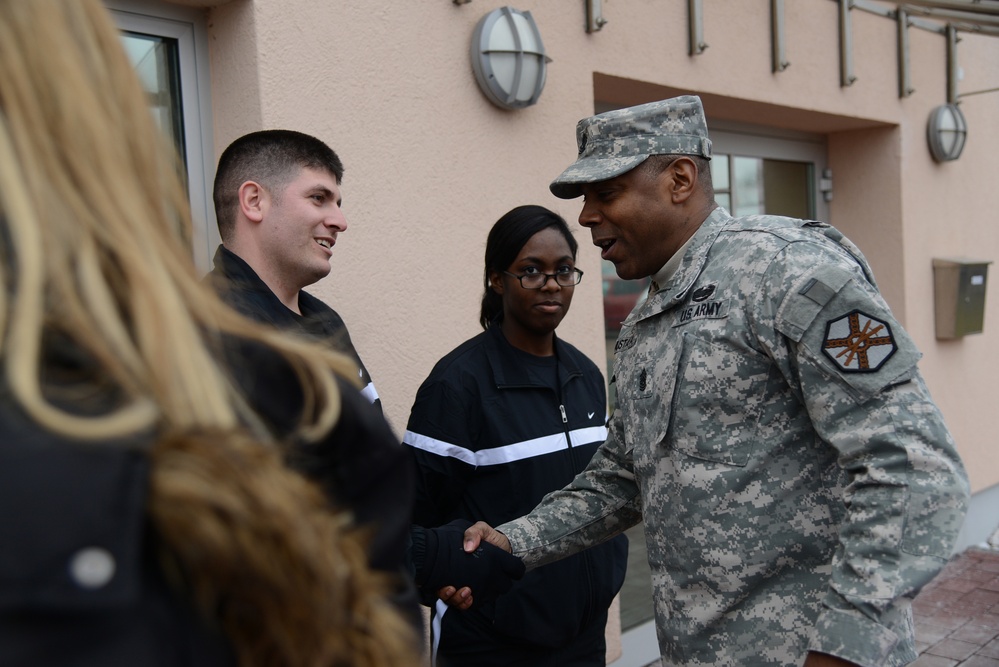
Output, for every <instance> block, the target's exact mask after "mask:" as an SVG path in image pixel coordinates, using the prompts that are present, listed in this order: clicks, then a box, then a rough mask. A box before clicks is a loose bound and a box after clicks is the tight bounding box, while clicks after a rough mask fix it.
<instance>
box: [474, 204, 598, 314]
mask: <svg viewBox="0 0 999 667" xmlns="http://www.w3.org/2000/svg"><path fill="white" fill-rule="evenodd" d="M549 228H555V229H557V230H558V231H559V232H560V233H561V234H562V236H564V237H565V240H566V243H568V244H569V251H570V252H571V253H572V258H573V259H576V251H577V250H578V249H579V244H578V243H577V242H576V239H575V238H574V237H573V236H572V230H570V229H569V225H568V224H566V221H565V219H564V218H563V217H562V216H560V215H559V214H558V213H555V212H554V211H550V210H548V209H547V208H545V207H544V206H537V205H534V204H527V205H525V206H518V207H517V208H515V209H512V210H511V211H508V212H507V213H506V214H505V215H504V216H503V217H502V218H500V219H499V220H497V221H496V223H495V224H494V225H493V228H492V229H490V230H489V236H488V238H487V239H486V269H485V274H484V276H483V282H484V283H485V292H484V293H483V294H482V309H481V311H480V313H479V324H481V325H482V328H483V329H488V328H489V325H490V323H492V322H493V320H494V319H495V318H496V317H498V316H499V315H501V314H502V313H503V298H502V297H501V296H500V295H499V294H497V293H496V292H494V291H493V288H492V287H491V286H490V285H489V273H490V272H491V271H498V272H503V271H506V270H507V269H508V268H509V267H510V265H511V264H513V260H515V259H517V255H519V254H520V251H521V250H522V249H523V248H524V246H525V245H527V242H528V241H530V240H531V237H532V236H534V235H535V234H537V233H538V232H540V231H543V230H545V229H549Z"/></svg>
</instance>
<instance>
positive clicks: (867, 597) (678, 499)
mask: <svg viewBox="0 0 999 667" xmlns="http://www.w3.org/2000/svg"><path fill="white" fill-rule="evenodd" d="M920 356H921V355H920V353H919V352H918V350H917V349H916V347H915V345H914V344H913V342H912V340H911V339H910V337H909V335H908V334H907V333H906V332H905V331H904V330H903V329H902V327H901V326H900V325H899V323H898V322H897V321H896V320H895V318H894V316H893V315H892V313H891V311H890V310H889V308H888V306H887V305H886V303H885V302H884V300H883V299H882V297H881V295H880V294H879V293H878V290H877V288H876V286H875V284H874V281H873V278H872V277H871V275H870V269H869V267H868V265H867V262H866V260H865V259H864V258H863V256H862V255H861V253H860V251H859V250H858V249H857V248H856V246H854V245H853V244H852V243H851V242H850V241H849V240H847V239H845V238H843V237H842V235H841V234H840V233H839V232H837V231H836V230H835V229H833V228H832V227H829V226H828V225H825V224H822V223H816V222H804V221H801V220H792V219H788V218H779V217H774V216H750V217H745V218H738V219H733V218H732V217H730V216H729V215H728V214H727V213H726V212H725V211H724V210H723V209H721V208H719V209H716V210H715V211H714V212H713V213H712V214H711V215H710V216H709V217H708V219H707V220H706V221H705V222H704V224H703V225H702V226H701V228H700V229H699V230H698V231H697V233H696V235H695V237H694V238H693V239H692V242H691V243H690V244H689V246H688V248H687V251H686V253H685V255H684V258H683V261H682V263H681V265H680V267H679V269H678V270H677V272H676V273H675V274H674V276H673V278H672V280H671V281H670V283H669V284H668V285H664V286H662V287H661V289H660V290H659V291H658V292H656V293H654V294H652V295H650V297H649V298H648V299H647V300H646V301H645V302H644V303H643V304H640V305H639V306H638V307H636V309H635V311H634V312H632V314H631V315H630V316H629V317H628V318H627V319H626V320H625V323H624V326H623V328H622V330H621V333H620V335H619V337H618V341H617V360H616V363H615V378H616V383H617V394H618V403H619V406H618V409H617V410H616V411H615V414H614V415H613V417H612V418H611V422H610V424H609V426H610V433H609V436H608V440H607V441H606V442H605V443H604V445H603V446H601V448H600V449H599V450H598V452H597V454H596V455H595V456H594V458H593V459H592V461H591V463H590V465H589V466H588V467H587V469H586V470H585V471H584V472H583V473H581V474H580V475H579V476H578V477H577V478H576V479H575V480H574V481H573V483H572V484H570V485H569V486H568V487H566V488H565V489H563V490H560V491H556V492H554V493H552V494H550V495H549V496H547V497H546V498H545V500H543V501H542V503H541V504H540V505H539V506H538V508H536V509H535V510H533V511H532V512H531V513H530V514H529V515H528V516H526V517H524V518H521V519H518V520H515V521H512V522H509V523H506V524H503V525H501V526H498V528H499V530H501V531H503V532H504V533H505V534H506V535H507V536H508V537H509V539H510V542H511V544H512V545H513V548H514V553H515V554H517V555H518V556H521V557H523V558H524V560H525V561H526V562H527V564H528V567H534V566H537V565H540V564H542V563H545V562H548V561H550V560H553V559H556V558H558V557H560V556H561V555H564V554H565V553H567V552H573V551H576V550H578V549H580V548H583V547H585V546H587V545H589V544H592V543H594V542H598V541H600V540H603V539H605V538H606V537H607V536H608V535H611V534H616V533H617V532H620V531H621V530H624V529H625V528H627V527H629V526H631V525H633V524H635V523H637V522H639V521H641V520H644V522H645V533H646V538H647V542H648V557H649V564H650V566H651V569H652V580H653V588H654V601H655V612H656V625H657V632H658V638H659V645H660V650H661V652H662V656H663V659H664V664H668V665H774V666H778V665H779V666H790V665H800V664H802V662H803V660H804V657H805V654H806V653H807V651H808V650H817V651H820V652H824V653H829V654H832V655H836V656H839V657H841V658H843V659H846V660H850V661H853V662H855V663H858V664H860V665H865V666H869V667H882V666H884V665H902V664H906V663H907V662H910V661H912V660H914V659H915V657H916V653H915V650H914V646H913V644H914V641H913V628H912V617H911V608H910V602H911V598H912V597H913V596H914V595H915V593H916V592H917V591H918V590H919V588H920V587H921V586H923V585H924V584H925V583H926V582H928V581H929V580H930V579H931V578H932V577H933V576H934V575H935V574H936V573H937V572H938V570H939V569H940V568H941V567H942V565H943V564H944V563H945V561H946V559H947V558H948V557H949V556H950V553H951V549H952V548H953V544H954V540H955V538H956V536H957V533H958V530H959V528H960V526H961V522H962V519H963V516H964V512H965V511H966V507H967V498H968V483H967V477H966V475H965V472H964V469H963V467H962V465H961V462H960V460H959V458H958V455H957V453H956V451H955V447H954V442H953V440H952V438H951V436H950V434H949V432H948V431H947V428H946V426H945V425H944V422H943V419H942V417H941V415H940V412H939V411H938V409H937V408H936V406H935V405H934V404H933V402H932V400H931V398H930V396H929V393H928V391H927V389H926V386H925V384H924V382H923V379H922V377H921V376H920V374H919V372H918V370H917V368H916V363H917V361H918V359H919V357H920Z"/></svg>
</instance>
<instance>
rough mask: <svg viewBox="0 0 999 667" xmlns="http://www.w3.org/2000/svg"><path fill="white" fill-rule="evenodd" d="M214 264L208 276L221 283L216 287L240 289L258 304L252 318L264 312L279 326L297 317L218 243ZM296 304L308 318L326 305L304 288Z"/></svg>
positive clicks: (295, 319)
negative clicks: (213, 268)
mask: <svg viewBox="0 0 999 667" xmlns="http://www.w3.org/2000/svg"><path fill="white" fill-rule="evenodd" d="M214 264H215V270H214V271H212V273H211V274H209V275H210V278H211V279H212V280H213V281H215V284H216V285H217V286H218V285H219V281H221V283H222V284H221V286H220V287H218V288H220V289H223V290H227V289H234V290H237V291H240V292H243V293H244V297H245V298H246V299H250V300H253V301H255V302H256V303H257V305H259V306H260V307H261V308H259V309H255V311H254V312H255V316H254V319H260V318H262V317H263V316H264V315H265V314H266V316H267V317H266V319H267V320H268V321H270V322H272V323H273V324H276V325H279V326H280V325H287V324H290V323H293V322H296V321H297V318H298V317H299V316H298V315H297V314H296V313H294V312H293V311H291V310H289V309H288V307H287V306H286V305H284V304H283V303H281V299H279V298H278V297H277V295H276V294H274V292H272V291H271V288H270V287H268V286H267V283H265V282H264V281H263V280H262V279H261V278H260V276H258V275H257V272H256V271H254V270H253V267H252V266H250V265H249V264H247V263H246V260H244V259H243V258H242V257H240V256H239V255H237V254H236V253H234V252H233V251H231V250H229V249H228V248H226V247H225V246H221V245H220V246H219V247H218V250H216V251H215V259H214ZM298 307H299V308H300V309H301V311H302V315H301V316H302V317H310V316H312V315H313V314H316V313H320V312H322V311H323V310H324V309H326V308H328V306H326V305H325V304H324V303H323V302H322V301H320V300H319V299H317V298H316V297H314V296H312V295H311V294H309V293H308V292H306V291H305V290H299V292H298Z"/></svg>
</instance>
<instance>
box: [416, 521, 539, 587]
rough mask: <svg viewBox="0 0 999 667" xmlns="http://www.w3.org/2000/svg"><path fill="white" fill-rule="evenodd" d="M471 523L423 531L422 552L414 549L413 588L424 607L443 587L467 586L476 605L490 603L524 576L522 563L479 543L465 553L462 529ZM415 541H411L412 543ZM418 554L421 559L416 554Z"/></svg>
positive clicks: (484, 542)
mask: <svg viewBox="0 0 999 667" xmlns="http://www.w3.org/2000/svg"><path fill="white" fill-rule="evenodd" d="M471 525H472V522H471V521H466V520H465V519H455V520H454V521H452V522H451V523H449V524H446V525H444V526H440V527H438V528H424V529H423V531H422V533H423V534H422V537H423V538H424V545H423V547H424V548H423V549H419V550H417V549H414V561H415V562H414V565H415V566H416V577H415V580H416V585H417V587H418V588H419V589H420V597H421V598H422V599H423V601H424V604H431V603H432V602H433V600H436V599H437V591H438V590H440V589H441V588H443V587H445V586H454V587H455V588H456V589H457V588H462V587H464V586H468V587H469V588H471V589H472V595H473V596H475V601H476V602H481V601H485V600H492V599H495V598H496V597H498V596H500V595H501V594H503V593H505V592H507V591H508V590H510V588H511V587H512V586H513V582H514V581H515V580H518V579H521V578H522V577H523V576H524V571H525V567H524V561H522V560H520V559H519V558H517V557H516V556H514V555H512V554H509V553H507V552H506V551H504V550H503V549H500V548H499V547H497V546H493V545H492V544H489V543H488V542H486V541H485V540H483V541H482V542H481V543H480V544H479V548H478V549H476V550H475V551H474V552H472V553H470V554H469V553H465V549H464V542H465V529H466V528H468V527H469V526H471ZM415 542H416V540H414V543H415ZM417 551H422V552H423V553H422V558H420V557H419V555H418V554H417V553H416V552H417Z"/></svg>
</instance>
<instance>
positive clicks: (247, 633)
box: [0, 0, 419, 667]
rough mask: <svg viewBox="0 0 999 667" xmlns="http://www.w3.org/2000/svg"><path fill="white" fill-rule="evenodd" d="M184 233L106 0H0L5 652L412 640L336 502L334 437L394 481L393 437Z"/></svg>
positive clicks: (174, 179)
mask: <svg viewBox="0 0 999 667" xmlns="http://www.w3.org/2000/svg"><path fill="white" fill-rule="evenodd" d="M189 234H190V221H189V213H188V210H187V201H186V194H185V189H184V187H183V185H182V180H181V177H180V172H179V168H178V161H177V159H176V155H175V153H174V152H173V151H172V149H170V148H168V147H167V144H166V143H165V142H164V140H163V139H162V138H161V137H160V136H159V133H158V132H157V131H156V128H155V126H154V123H153V120H152V117H151V114H150V112H149V109H148V106H147V100H146V98H145V96H144V94H143V92H142V90H141V88H140V86H139V83H138V81H137V80H136V78H135V75H134V73H133V71H132V66H131V64H130V63H129V61H128V59H127V57H126V56H125V54H124V52H123V50H122V47H121V44H120V41H119V35H118V32H117V30H116V29H115V27H114V25H113V23H112V21H111V19H110V16H109V15H108V13H107V11H106V10H105V9H104V7H103V6H102V4H101V3H100V2H99V0H0V245H2V247H0V279H2V281H3V288H2V289H0V378H2V379H0V664H2V665H4V666H5V667H12V666H21V665H25V666H27V665H31V666H37V665H46V666H58V665H74V666H75V667H78V666H97V665H100V666H108V665H111V666H117V665H123V666H124V665H152V664H156V665H213V666H215V665H230V664H232V665H235V664H239V665H243V666H253V665H276V664H280V665H292V666H301V667H306V666H319V665H332V664H337V665H365V666H371V667H375V666H382V665H412V664H416V663H417V662H418V656H419V643H418V639H417V637H416V636H415V633H413V632H412V628H411V626H410V625H409V624H408V623H406V621H405V620H404V619H403V618H402V616H401V615H400V613H399V612H398V610H397V609H396V608H395V607H394V606H393V605H392V604H391V603H389V602H388V598H387V591H388V590H389V587H390V581H389V580H388V579H389V578H388V576H387V575H385V574H376V573H375V572H374V571H373V570H372V569H371V568H370V567H369V565H368V562H367V561H368V556H367V544H368V542H369V541H370V539H371V533H372V529H371V528H369V527H367V526H365V527H363V528H359V527H358V526H357V524H356V521H355V518H354V517H353V516H352V515H351V513H350V512H349V511H347V510H350V509H353V508H347V509H346V510H340V509H338V508H337V507H336V506H335V505H334V503H331V502H330V498H331V497H333V496H335V493H334V491H335V485H336V478H337V476H338V475H341V474H343V473H342V472H340V471H339V470H338V466H339V462H340V460H341V459H342V458H343V452H344V450H345V449H349V448H351V447H360V448H363V447H365V446H367V445H369V444H371V443H377V442H384V443H385V445H384V446H383V447H381V450H380V451H382V452H386V453H385V454H384V458H382V459H380V460H379V461H377V462H375V463H373V464H371V466H370V469H371V470H372V472H373V474H374V475H375V476H374V479H375V480H376V481H379V483H383V481H382V480H381V479H380V477H379V476H381V475H384V477H385V478H386V479H385V480H384V483H393V482H395V483H398V484H402V485H403V486H404V485H405V484H407V483H410V482H409V480H410V470H409V468H408V465H406V464H405V459H404V457H402V452H401V447H400V446H399V444H398V442H393V440H394V438H393V436H392V434H391V431H389V430H388V429H387V426H386V425H385V423H384V420H383V419H382V418H381V416H380V415H379V414H378V413H377V411H376V410H375V409H374V408H373V407H372V406H371V405H370V403H368V401H366V400H365V399H364V398H363V397H362V396H361V395H360V393H359V392H358V391H357V390H356V389H355V388H353V387H352V386H351V385H350V384H348V383H347V382H345V381H343V380H341V379H338V377H337V376H336V375H335V374H334V371H336V372H337V373H340V374H342V375H344V376H347V377H355V376H356V366H355V365H354V364H353V363H352V362H351V361H350V360H348V359H347V358H346V357H341V356H339V355H337V354H334V353H332V352H330V351H327V350H326V349H324V348H320V347H317V346H314V345H311V344H309V343H307V342H305V341H302V340H298V339H292V338H288V337H286V336H284V335H281V334H279V333H278V332H276V331H274V330H271V329H265V328H262V327H260V326H259V325H256V324H254V323H253V322H251V321H250V320H247V319H245V318H244V317H242V316H240V315H238V314H237V313H236V312H235V311H233V310H231V309H229V308H228V307H226V306H225V305H224V304H223V303H222V302H221V301H220V300H219V299H218V297H216V296H214V294H213V293H212V292H211V291H210V290H208V289H206V288H205V287H204V286H202V285H201V283H200V282H199V279H198V276H197V274H196V270H195V267H194V266H193V263H192V261H191V258H190V250H189V245H190V244H189ZM248 367H252V369H253V372H252V373H251V372H249V370H248ZM361 410H368V411H370V412H369V413H363V412H361ZM369 415H371V416H369ZM343 428H346V429H347V430H346V431H343V430H342V429H343ZM337 432H340V433H341V434H342V436H343V437H349V438H350V440H348V441H347V442H343V441H342V440H338V439H337V437H336V436H335V435H334V434H335V433H337ZM348 446H349V447H348ZM401 457H402V458H401ZM286 458H288V459H291V460H293V461H296V462H297V461H299V460H301V459H303V458H305V459H309V458H312V459H315V460H317V461H318V460H322V461H326V462H327V463H328V465H327V466H326V467H325V468H322V469H318V468H316V467H313V468H310V475H311V477H312V478H313V479H314V480H315V481H317V482H319V483H320V485H321V486H317V485H315V484H314V483H313V482H310V481H306V479H305V477H303V476H302V475H300V474H298V473H297V472H294V471H293V470H292V468H291V467H289V466H288V465H286V462H285V459H286ZM410 501H411V499H410V498H409V497H408V496H406V494H405V492H403V494H402V495H401V496H400V500H399V501H398V502H396V504H395V506H394V508H393V511H394V512H396V513H403V514H408V512H409V508H410V504H409V503H410ZM403 528H404V529H407V530H408V528H407V527H406V526H403ZM405 535H406V531H405V530H404V531H403V532H402V536H403V538H404V537H405ZM400 550H401V549H400Z"/></svg>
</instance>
